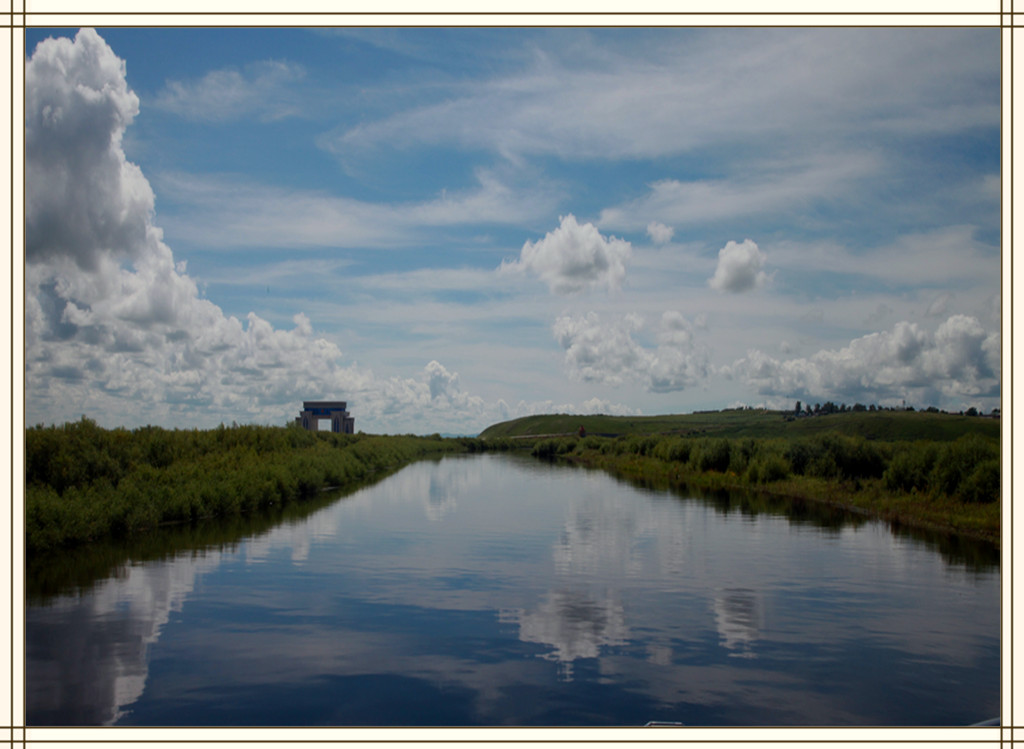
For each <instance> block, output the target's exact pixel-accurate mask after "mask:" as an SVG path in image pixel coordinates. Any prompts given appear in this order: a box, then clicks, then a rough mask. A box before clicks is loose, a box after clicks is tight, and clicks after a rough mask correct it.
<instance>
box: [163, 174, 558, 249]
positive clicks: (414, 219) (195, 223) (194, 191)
mask: <svg viewBox="0 0 1024 749" xmlns="http://www.w3.org/2000/svg"><path fill="white" fill-rule="evenodd" d="M475 177H476V185H475V186H474V187H472V188H467V189H461V190H453V191H451V192H448V191H443V192H442V193H441V194H439V195H435V196H433V197H430V198H428V199H425V200H421V201H414V202H401V203H383V202H381V203H374V202H369V201H365V200H358V199H355V198H350V197H345V196H340V195H336V194H333V193H330V192H326V191H317V190H306V189H298V188H285V187H278V186H273V185H261V184H258V183H257V184H254V183H253V182H252V181H250V180H243V179H240V178H235V177H231V176H208V175H196V174H181V173H178V174H164V175H161V177H160V178H159V180H158V185H159V187H160V191H161V195H165V196H167V197H168V198H169V199H171V200H173V201H174V203H175V204H176V206H175V209H174V210H173V212H171V213H169V214H168V213H165V214H164V216H163V218H162V222H163V223H164V225H165V226H166V227H167V229H168V231H169V232H173V234H174V235H175V236H176V237H179V238H182V239H188V240H192V241H195V242H200V243H202V245H203V246H205V247H221V248H230V247H305V248H312V247H359V248H372V247H402V246H408V245H410V244H418V243H422V242H423V241H424V238H425V235H424V233H423V232H425V231H429V230H434V229H439V228H444V227H453V226H466V225H504V224H512V223H516V222H521V221H524V220H535V219H537V218H538V217H540V216H544V215H546V214H547V213H548V211H549V208H550V205H551V202H552V201H557V200H559V199H560V197H561V196H560V195H559V194H558V193H557V192H556V191H555V190H554V189H546V188H545V187H544V186H543V185H538V186H536V189H533V190H526V189H521V188H519V187H516V186H513V185H509V184H507V183H505V182H503V181H501V180H500V179H499V178H498V177H496V176H495V175H494V174H493V173H491V172H489V171H488V170H483V169H482V170H479V171H478V172H477V173H476V175H475Z"/></svg>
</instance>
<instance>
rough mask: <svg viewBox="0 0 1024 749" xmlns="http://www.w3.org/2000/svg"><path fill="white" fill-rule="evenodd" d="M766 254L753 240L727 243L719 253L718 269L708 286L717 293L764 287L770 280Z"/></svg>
mask: <svg viewBox="0 0 1024 749" xmlns="http://www.w3.org/2000/svg"><path fill="white" fill-rule="evenodd" d="M764 260H765V257H764V253H763V252H761V250H760V249H759V248H758V246H757V244H756V243H755V242H754V241H753V240H751V239H745V240H743V243H742V244H737V243H736V242H732V241H730V242H727V243H726V245H725V247H723V248H722V249H721V250H719V251H718V267H717V268H715V275H714V276H712V277H711V278H710V279H709V280H708V285H709V286H710V287H711V288H712V289H715V290H716V291H730V292H734V293H736V292H741V291H749V290H750V289H756V288H760V287H761V286H764V284H765V282H766V281H767V280H768V276H767V275H766V274H765V272H764V271H763V270H761V268H762V267H764Z"/></svg>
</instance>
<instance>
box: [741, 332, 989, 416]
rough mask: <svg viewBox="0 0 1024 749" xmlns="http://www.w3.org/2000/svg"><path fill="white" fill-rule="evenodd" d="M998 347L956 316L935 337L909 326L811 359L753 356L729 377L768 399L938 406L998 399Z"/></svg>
mask: <svg viewBox="0 0 1024 749" xmlns="http://www.w3.org/2000/svg"><path fill="white" fill-rule="evenodd" d="M999 343H1000V338H999V333H998V331H986V330H985V329H984V328H983V326H982V325H981V323H980V322H979V321H978V320H977V319H976V318H973V317H969V316H967V315H953V316H952V317H950V318H948V319H947V320H946V321H945V322H943V323H942V324H941V325H939V326H938V328H937V329H936V330H935V332H934V333H931V332H929V331H927V330H924V329H922V328H921V327H920V326H919V325H918V324H917V323H912V322H905V321H904V322H899V323H896V325H894V326H893V328H892V329H891V330H886V331H881V332H878V333H871V334H869V335H865V336H862V337H860V338H857V339H854V340H853V341H851V342H850V343H849V345H848V346H845V347H843V348H841V349H839V350H822V351H819V352H817V353H816V354H813V355H812V356H810V357H807V358H799V359H789V360H785V361H782V360H779V359H775V358H774V357H771V356H769V355H767V354H765V353H763V352H761V351H758V350H751V351H749V352H748V353H747V356H746V357H744V358H743V359H740V360H738V361H737V362H736V363H735V364H734V365H733V366H732V367H731V370H732V372H733V373H734V374H737V375H739V376H741V377H743V378H744V379H745V380H746V381H747V383H748V384H750V385H753V386H755V387H757V389H758V392H760V393H762V394H765V395H780V396H787V397H789V396H792V397H798V398H805V399H806V398H835V399H842V400H868V401H873V402H883V403H886V402H888V403H893V402H899V401H901V400H903V399H905V400H907V401H908V402H917V403H922V404H923V403H929V404H933V405H935V404H936V403H947V402H952V403H958V402H961V401H965V400H967V399H971V398H978V397H982V398H991V399H998V397H999V367H1000V351H999Z"/></svg>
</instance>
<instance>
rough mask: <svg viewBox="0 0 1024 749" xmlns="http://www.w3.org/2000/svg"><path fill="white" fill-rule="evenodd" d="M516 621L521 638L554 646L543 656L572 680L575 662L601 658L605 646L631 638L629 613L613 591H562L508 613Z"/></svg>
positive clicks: (565, 677) (505, 619)
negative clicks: (598, 594)
mask: <svg viewBox="0 0 1024 749" xmlns="http://www.w3.org/2000/svg"><path fill="white" fill-rule="evenodd" d="M510 619H511V620H515V621H516V622H517V623H518V625H519V639H520V640H522V641H523V642H535V643H540V644H542V645H551V646H553V647H554V650H551V651H548V652H545V653H543V654H541V657H542V658H546V659H548V660H551V661H555V662H557V663H558V664H559V678H560V679H562V680H563V681H572V675H573V661H575V660H577V659H579V658H597V657H598V656H599V655H600V654H601V651H602V649H603V648H605V647H610V646H615V645H625V644H626V643H627V642H628V641H629V628H628V627H627V626H626V612H625V609H624V608H623V607H622V604H621V603H620V602H619V601H618V600H616V597H615V595H614V594H613V593H612V592H610V591H609V592H608V593H606V594H605V595H604V596H603V597H602V598H597V597H595V596H592V595H591V594H589V593H587V592H585V591H580V590H558V591H553V592H551V593H548V594H546V595H545V596H544V599H543V600H542V601H541V603H540V605H539V606H538V607H537V608H536V609H534V610H532V611H527V612H516V613H515V615H513V616H511V617H510V616H509V614H508V613H507V612H506V614H505V615H504V617H503V620H504V621H509V620H510Z"/></svg>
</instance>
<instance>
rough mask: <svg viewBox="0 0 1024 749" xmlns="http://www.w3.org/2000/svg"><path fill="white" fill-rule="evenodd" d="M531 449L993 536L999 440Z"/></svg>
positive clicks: (831, 439)
mask: <svg viewBox="0 0 1024 749" xmlns="http://www.w3.org/2000/svg"><path fill="white" fill-rule="evenodd" d="M532 452H533V455H535V456H537V457H542V458H558V457H560V458H565V459H568V460H571V461H574V462H578V463H582V464H585V465H590V466H594V467H598V468H604V469H607V470H609V471H611V472H613V473H617V474H619V475H623V476H628V477H631V478H651V479H658V480H663V481H667V482H669V483H671V482H676V483H686V484H690V485H694V486H704V487H709V488H726V487H730V488H755V489H757V490H759V491H768V492H772V493H776V494H782V495H788V496H791V497H799V498H802V499H810V500H817V501H826V502H830V503H832V504H837V505H841V506H844V507H847V508H848V509H854V510H859V511H862V512H867V513H870V514H872V515H875V516H878V517H882V518H885V519H889V520H893V521H897V522H901V523H904V524H907V525H918V526H921V527H932V528H939V529H945V530H953V531H956V532H960V533H965V534H968V535H972V536H976V537H980V538H986V539H988V540H992V541H995V542H997V543H998V541H999V493H1000V471H999V442H998V440H994V439H990V438H986V437H983V436H981V435H979V434H966V435H964V436H962V437H960V438H959V439H956V440H954V441H946V442H930V441H914V442H879V441H872V440H866V439H863V438H861V437H855V436H847V435H843V434H836V433H826V434H822V435H820V436H816V437H807V438H774V439H755V438H751V437H744V438H736V439H729V438H724V437H675V436H655V435H629V436H620V437H614V438H609V437H598V436H587V437H584V438H582V439H580V438H575V437H553V438H547V439H538V440H536V441H535V442H534V443H533V448H532Z"/></svg>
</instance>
